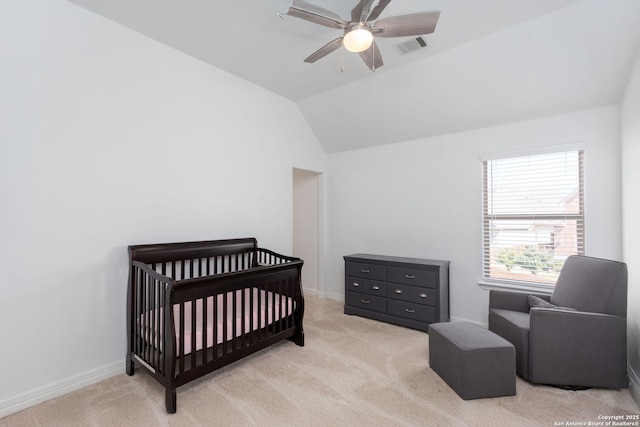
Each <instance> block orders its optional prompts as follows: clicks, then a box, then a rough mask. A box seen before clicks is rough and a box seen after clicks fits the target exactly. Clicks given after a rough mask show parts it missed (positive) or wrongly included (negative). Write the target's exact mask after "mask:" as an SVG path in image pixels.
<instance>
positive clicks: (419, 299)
mask: <svg viewBox="0 0 640 427" xmlns="http://www.w3.org/2000/svg"><path fill="white" fill-rule="evenodd" d="M387 297H389V298H393V299H399V300H403V301H408V302H413V303H416V304H428V305H436V302H437V301H438V293H437V292H436V290H435V289H431V288H419V287H417V286H408V285H399V284H397V283H387Z"/></svg>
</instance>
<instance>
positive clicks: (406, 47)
mask: <svg viewBox="0 0 640 427" xmlns="http://www.w3.org/2000/svg"><path fill="white" fill-rule="evenodd" d="M427 46H429V43H427V41H426V40H425V39H423V38H422V37H416V38H415V39H410V40H407V41H405V42H402V43H398V44H394V45H393V47H395V48H396V50H397V51H398V52H400V55H406V54H407V53H409V52H413V51H416V50H418V49H422V48H423V47H427Z"/></svg>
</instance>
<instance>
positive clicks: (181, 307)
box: [178, 302, 185, 373]
mask: <svg viewBox="0 0 640 427" xmlns="http://www.w3.org/2000/svg"><path fill="white" fill-rule="evenodd" d="M179 312H180V314H179V316H178V317H180V319H179V326H178V331H180V343H179V345H178V347H179V354H180V357H179V359H180V363H179V371H180V373H182V372H184V336H185V335H184V302H181V303H180V305H179Z"/></svg>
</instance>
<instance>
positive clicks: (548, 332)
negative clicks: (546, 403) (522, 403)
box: [489, 256, 629, 388]
mask: <svg viewBox="0 0 640 427" xmlns="http://www.w3.org/2000/svg"><path fill="white" fill-rule="evenodd" d="M535 296H537V297H539V298H541V299H543V300H544V301H546V302H547V303H545V302H540V300H537V302H538V305H543V306H547V308H543V307H539V306H535V304H534V306H532V307H531V308H530V306H529V305H530V301H529V297H528V294H525V293H518V292H506V291H491V293H490V297H489V330H491V331H493V332H494V333H496V334H498V335H500V336H501V337H503V338H505V339H506V340H507V341H509V342H511V343H512V344H513V345H514V346H515V348H516V372H517V373H518V375H520V376H521V377H522V378H524V379H525V380H528V381H530V382H532V383H538V384H551V385H559V386H570V387H603V388H626V387H627V386H628V383H629V380H628V377H627V319H626V317H627V266H626V264H624V263H621V262H617V261H609V260H604V259H599V258H592V257H586V256H571V257H569V258H568V259H567V260H566V261H565V264H564V266H563V268H562V271H561V272H560V276H559V277H558V281H557V283H556V286H555V289H554V291H553V294H551V296H549V295H535ZM532 300H533V299H532ZM553 306H556V307H553Z"/></svg>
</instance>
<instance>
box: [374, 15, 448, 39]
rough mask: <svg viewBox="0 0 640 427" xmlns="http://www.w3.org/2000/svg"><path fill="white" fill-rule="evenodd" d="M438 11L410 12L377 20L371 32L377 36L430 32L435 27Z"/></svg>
mask: <svg viewBox="0 0 640 427" xmlns="http://www.w3.org/2000/svg"><path fill="white" fill-rule="evenodd" d="M439 17H440V12H422V13H412V14H410V15H400V16H392V17H391V18H384V19H381V20H379V21H377V22H376V23H375V24H374V25H373V33H374V34H375V35H376V36H377V37H409V36H419V35H422V34H431V33H433V32H434V31H435V29H436V24H437V23H438V18H439Z"/></svg>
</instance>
